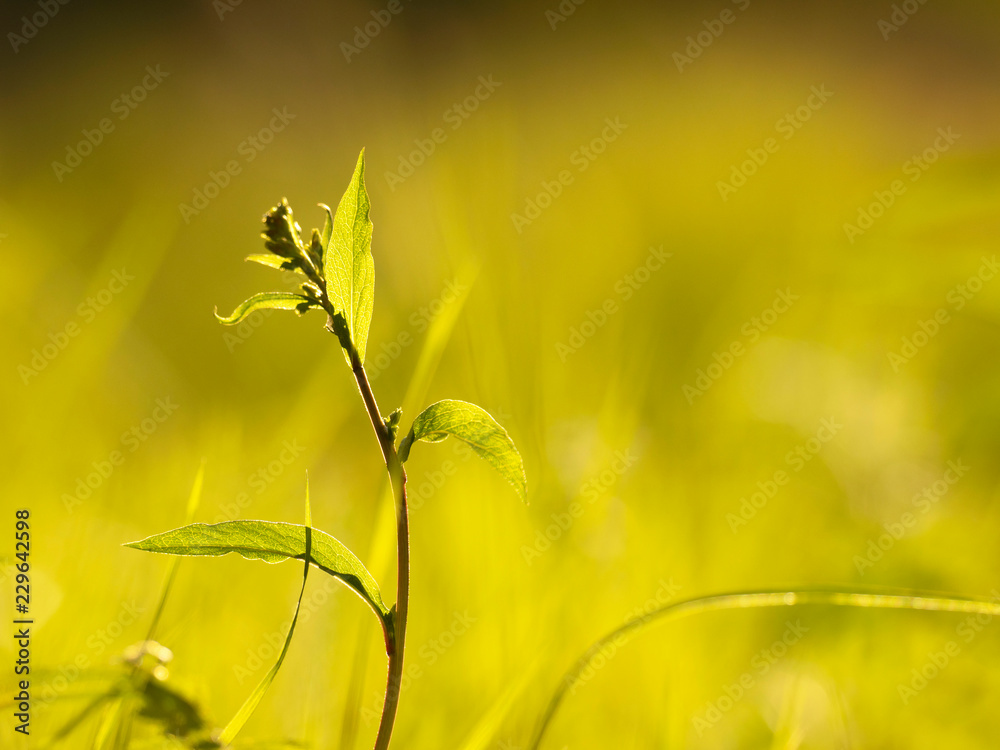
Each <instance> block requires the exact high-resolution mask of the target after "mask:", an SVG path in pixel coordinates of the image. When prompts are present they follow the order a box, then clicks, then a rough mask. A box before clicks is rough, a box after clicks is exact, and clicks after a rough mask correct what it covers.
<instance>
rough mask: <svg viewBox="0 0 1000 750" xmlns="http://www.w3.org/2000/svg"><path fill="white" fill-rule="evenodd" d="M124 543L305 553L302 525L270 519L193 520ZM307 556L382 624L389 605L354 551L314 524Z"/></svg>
mask: <svg viewBox="0 0 1000 750" xmlns="http://www.w3.org/2000/svg"><path fill="white" fill-rule="evenodd" d="M125 546H126V547H132V548H134V549H140V550H144V551H146V552H159V553H162V554H166V555H204V556H209V557H218V556H219V555H226V554H229V553H230V552H236V553H238V554H240V555H242V556H243V557H245V558H246V559H247V560H263V561H264V562H267V563H279V562H282V561H284V560H287V559H289V558H293V559H296V560H304V559H306V527H305V526H300V525H298V524H293V523H274V522H271V521H225V522H223V523H216V524H204V523H194V524H191V525H190V526H183V527H181V528H179V529H174V530H172V531H167V532H164V533H163V534H156V535H155V536H151V537H148V538H146V539H143V540H142V541H139V542H131V543H129V544H126V545H125ZM309 557H310V561H311V562H312V564H313V565H315V566H316V567H317V568H319V569H320V570H322V571H323V572H324V573H328V574H329V575H332V576H334V577H335V578H339V579H340V580H341V581H343V582H344V583H346V584H347V585H348V586H349V587H350V588H351V589H353V590H354V591H355V592H356V593H357V594H358V595H359V596H360V597H361V598H362V599H364V600H365V602H367V603H368V606H370V607H371V608H372V610H374V612H375V613H376V614H377V615H378V616H379V618H380V619H381V620H382V622H383V624H384V623H385V622H386V621H387V620H386V618H387V617H388V615H389V610H388V609H387V608H386V606H385V604H383V602H382V596H381V594H380V593H379V589H378V584H377V583H376V582H375V579H374V578H372V575H371V573H369V572H368V570H367V569H366V568H365V566H364V565H363V564H362V563H361V561H360V560H359V559H358V558H357V557H356V556H355V555H354V553H353V552H351V551H350V550H349V549H347V547H345V546H344V545H343V544H342V543H341V542H339V541H338V540H337V539H334V538H333V537H332V536H330V535H329V534H326V533H324V532H322V531H320V530H319V529H313V530H312V550H311V552H310V555H309Z"/></svg>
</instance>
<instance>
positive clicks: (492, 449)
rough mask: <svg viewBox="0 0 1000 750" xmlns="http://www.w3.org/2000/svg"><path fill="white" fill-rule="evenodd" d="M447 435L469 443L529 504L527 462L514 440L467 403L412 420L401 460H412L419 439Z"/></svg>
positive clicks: (436, 407) (432, 409) (441, 405)
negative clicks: (523, 459) (410, 457)
mask: <svg viewBox="0 0 1000 750" xmlns="http://www.w3.org/2000/svg"><path fill="white" fill-rule="evenodd" d="M448 436H452V437H456V438H458V439H459V440H463V441H465V442H466V443H468V444H469V446H470V447H471V448H472V450H474V451H475V452H476V454H477V455H479V456H480V457H481V458H484V459H486V461H488V462H489V463H490V464H491V465H492V466H493V468H494V469H496V470H497V471H499V472H500V474H501V475H502V476H503V477H504V478H505V479H506V480H507V481H508V482H510V483H511V484H512V485H513V486H514V489H515V490H516V491H517V494H518V496H519V497H520V498H521V500H524V501H525V502H527V480H526V478H525V475H524V463H523V462H522V461H521V454H520V453H518V452H517V448H516V447H515V446H514V441H513V440H511V439H510V436H509V435H508V434H507V431H506V430H504V428H503V427H501V426H500V425H499V424H498V423H497V421H496V420H495V419H493V417H491V416H490V415H489V414H488V413H487V412H486V411H484V410H483V409H482V408H480V407H478V406H476V405H475V404H470V403H468V402H466V401H455V400H452V399H448V400H445V401H438V402H437V403H436V404H432V405H431V406H428V407H427V408H426V409H424V410H423V411H422V412H421V413H420V415H419V416H418V417H417V418H416V419H415V420H413V427H411V428H410V433H409V434H408V435H407V436H406V437H405V438H403V440H402V442H401V443H400V445H399V457H400V460H402V461H405V460H406V459H407V458H409V453H410V448H411V446H412V445H413V443H414V442H416V441H417V440H423V441H425V442H428V443H436V442H438V441H439V440H444V439H445V438H446V437H448Z"/></svg>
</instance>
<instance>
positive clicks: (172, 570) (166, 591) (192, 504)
mask: <svg viewBox="0 0 1000 750" xmlns="http://www.w3.org/2000/svg"><path fill="white" fill-rule="evenodd" d="M204 482H205V459H202V460H201V466H199V467H198V473H197V474H195V477H194V484H193V485H192V486H191V494H190V495H188V503H187V510H186V512H185V514H184V524H185V525H187V524H189V523H191V522H193V521H194V514H195V513H196V512H197V511H198V505H199V504H200V503H201V488H202V485H203V484H204ZM180 562H181V558H180V557H173V558H171V559H170V566H169V567H168V568H167V577H166V579H165V580H164V582H163V591H162V592H161V593H160V601H159V603H158V604H157V605H156V612H155V614H153V619H152V620H151V621H150V623H149V630H148V631H147V632H146V640H147V641H151V640H153V635H154V634H155V633H156V627H157V626H158V625H159V624H160V616H161V615H162V614H163V608H164V607H165V606H166V604H167V597H168V596H170V590H171V589H172V588H173V585H174V578H176V577H177V566H178V565H180Z"/></svg>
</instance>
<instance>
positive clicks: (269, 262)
mask: <svg viewBox="0 0 1000 750" xmlns="http://www.w3.org/2000/svg"><path fill="white" fill-rule="evenodd" d="M244 260H248V261H250V262H251V263H260V264H261V265H262V266H268V267H269V268H280V269H282V270H284V271H297V270H299V267H298V266H297V265H295V262H294V261H291V260H289V259H288V258H282V257H281V256H279V255H248V256H247V257H246V258H244Z"/></svg>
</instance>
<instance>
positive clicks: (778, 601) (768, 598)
mask: <svg viewBox="0 0 1000 750" xmlns="http://www.w3.org/2000/svg"><path fill="white" fill-rule="evenodd" d="M803 604H820V605H826V606H831V607H858V608H863V609H912V610H926V611H934V612H961V613H963V614H988V615H996V614H1000V602H998V601H996V600H992V599H986V598H982V597H962V596H942V595H939V594H935V593H933V592H926V591H889V590H881V591H876V590H873V591H858V590H854V591H837V590H832V589H801V590H798V591H748V592H739V593H728V594H715V595H712V596H700V597H696V598H693V599H685V600H683V601H679V602H675V603H673V604H668V605H666V606H664V607H660V608H659V609H654V610H653V611H651V612H649V613H647V614H645V615H643V616H641V617H636V618H634V619H632V620H629V621H628V622H626V623H625V624H624V625H621V626H619V627H618V628H616V629H615V630H613V631H611V632H610V633H608V634H607V635H605V636H603V637H602V638H600V639H599V640H597V641H595V642H594V643H593V645H591V646H590V648H588V649H587V651H586V652H585V653H584V654H583V656H581V657H580V658H579V659H578V660H577V661H576V663H575V664H574V665H573V666H572V667H570V668H569V669H568V670H567V671H566V673H565V674H564V675H563V678H562V680H560V682H559V687H558V688H557V689H556V691H555V693H554V694H553V695H552V698H551V699H550V700H549V704H548V706H547V707H546V709H545V713H544V714H542V718H541V720H540V721H539V723H538V726H537V728H536V729H535V734H534V736H533V737H532V740H531V742H530V744H529V745H528V748H529V750H538V748H539V747H540V746H541V744H542V739H543V738H544V736H545V730H546V729H547V728H548V726H549V724H550V723H551V722H552V719H553V718H554V717H555V714H556V712H557V711H558V710H559V706H560V705H561V704H562V701H563V698H565V696H566V692H567V691H568V690H569V689H570V688H572V687H573V686H574V685H575V684H576V682H577V680H578V679H579V678H580V675H581V674H582V673H583V671H584V670H585V669H586V668H587V667H588V666H590V662H591V660H593V659H594V658H595V657H596V656H597V655H598V654H599V653H600V652H601V649H602V648H604V647H605V646H606V645H607V644H608V643H610V642H611V641H615V642H616V644H617V645H618V646H619V647H622V646H623V645H624V644H625V642H627V641H628V640H631V639H632V638H633V637H634V636H636V635H637V634H638V633H640V632H641V631H643V630H645V629H646V628H647V627H649V626H651V625H653V624H659V623H663V622H667V621H669V620H676V619H680V618H681V617H686V616H690V615H695V614H701V613H703V612H714V611H719V610H726V609H759V608H769V607H795V606H801V605H803ZM619 639H623V640H619Z"/></svg>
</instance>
